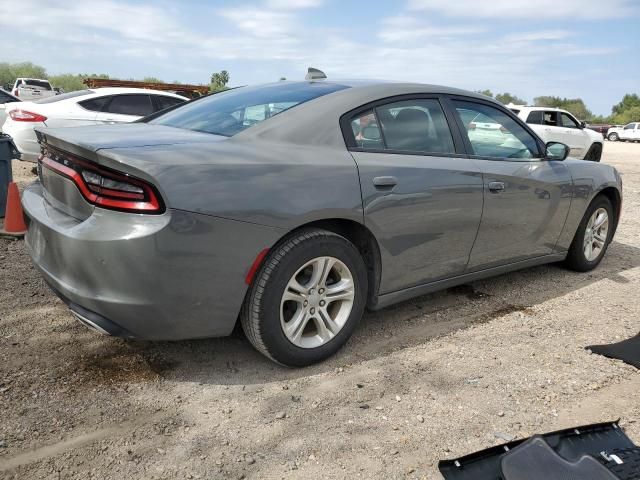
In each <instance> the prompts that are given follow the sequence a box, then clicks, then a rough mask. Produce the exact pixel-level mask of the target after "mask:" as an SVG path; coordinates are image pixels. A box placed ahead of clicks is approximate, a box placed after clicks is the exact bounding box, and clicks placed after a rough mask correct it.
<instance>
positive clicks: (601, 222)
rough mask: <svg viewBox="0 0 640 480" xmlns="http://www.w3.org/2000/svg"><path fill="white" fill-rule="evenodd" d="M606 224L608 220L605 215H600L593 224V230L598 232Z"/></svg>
mask: <svg viewBox="0 0 640 480" xmlns="http://www.w3.org/2000/svg"><path fill="white" fill-rule="evenodd" d="M607 223H609V218H608V216H607V214H606V213H604V212H602V213H600V214H599V215H598V216H597V217H596V219H595V220H594V222H593V229H594V230H599V229H600V228H602V227H604V226H605V225H606V224H607Z"/></svg>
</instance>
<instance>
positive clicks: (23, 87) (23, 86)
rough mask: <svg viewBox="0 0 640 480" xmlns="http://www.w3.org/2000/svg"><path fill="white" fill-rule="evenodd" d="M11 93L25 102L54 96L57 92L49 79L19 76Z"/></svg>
mask: <svg viewBox="0 0 640 480" xmlns="http://www.w3.org/2000/svg"><path fill="white" fill-rule="evenodd" d="M11 93H12V94H13V95H15V96H16V97H18V98H20V99H21V100H22V101H25V102H27V101H30V100H39V99H41V98H47V97H53V96H54V95H55V94H56V92H55V91H54V90H53V87H52V86H51V84H50V83H49V80H42V79H39V78H17V79H16V83H14V84H13V88H12V89H11Z"/></svg>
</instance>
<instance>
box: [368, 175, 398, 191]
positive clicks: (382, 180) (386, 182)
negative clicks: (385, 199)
mask: <svg viewBox="0 0 640 480" xmlns="http://www.w3.org/2000/svg"><path fill="white" fill-rule="evenodd" d="M373 184H374V185H375V186H376V187H382V188H384V187H387V188H389V187H395V186H396V185H397V184H398V179H397V178H396V177H374V179H373Z"/></svg>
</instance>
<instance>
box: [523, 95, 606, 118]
mask: <svg viewBox="0 0 640 480" xmlns="http://www.w3.org/2000/svg"><path fill="white" fill-rule="evenodd" d="M533 103H534V104H535V106H536V107H551V108H561V109H563V110H567V111H569V112H571V113H573V114H574V115H575V116H576V117H578V118H579V119H580V120H588V119H591V117H593V113H592V112H591V110H589V109H588V108H587V106H586V105H585V103H584V101H583V100H582V99H581V98H560V97H554V96H542V97H536V98H534V99H533Z"/></svg>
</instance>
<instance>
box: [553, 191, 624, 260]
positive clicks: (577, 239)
mask: <svg viewBox="0 0 640 480" xmlns="http://www.w3.org/2000/svg"><path fill="white" fill-rule="evenodd" d="M613 212H614V210H613V205H612V204H611V200H609V199H608V198H607V197H605V196H604V195H598V196H597V197H596V198H595V199H594V200H593V201H592V202H591V205H589V208H587V211H586V212H585V214H584V217H583V218H582V221H581V222H580V225H579V226H578V230H577V231H576V234H575V236H574V238H573V241H572V242H571V246H570V247H569V253H568V255H567V258H566V260H565V264H566V266H567V267H568V268H570V269H571V270H575V271H577V272H588V271H589V270H593V269H594V268H596V267H597V266H598V264H599V263H600V262H601V261H602V258H603V257H604V255H605V253H606V251H607V247H608V246H609V243H610V242H611V238H612V237H613V232H614V229H615V218H614V216H613ZM603 213H605V214H606V218H605V220H606V232H605V231H604V228H602V224H601V225H600V226H599V227H597V230H592V229H591V227H592V226H593V225H594V223H595V224H596V225H597V222H598V221H600V220H599V218H600V217H599V215H600V214H603ZM594 220H595V221H594ZM594 232H595V233H594ZM598 234H599V235H598ZM589 242H591V250H589V249H588V243H589ZM600 243H601V245H600V246H599V247H598V248H597V249H596V247H595V246H596V244H600ZM589 252H590V253H591V254H589Z"/></svg>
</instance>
